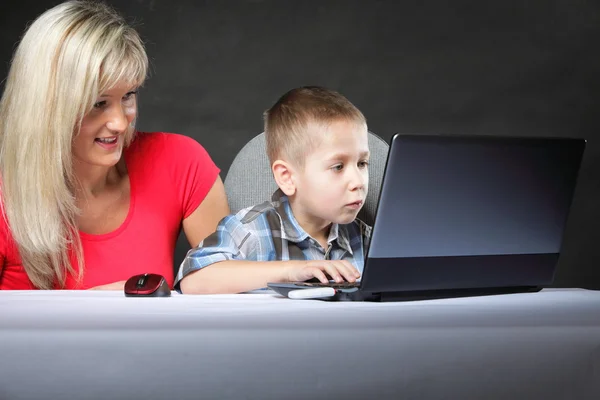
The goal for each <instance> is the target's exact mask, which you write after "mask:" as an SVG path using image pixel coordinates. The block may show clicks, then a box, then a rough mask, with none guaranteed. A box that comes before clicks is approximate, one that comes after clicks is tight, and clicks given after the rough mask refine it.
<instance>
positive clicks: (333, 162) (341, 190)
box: [293, 121, 369, 226]
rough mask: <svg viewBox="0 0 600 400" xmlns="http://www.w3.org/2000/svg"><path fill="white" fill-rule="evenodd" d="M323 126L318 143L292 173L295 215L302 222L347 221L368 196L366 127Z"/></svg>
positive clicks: (346, 123) (342, 123)
mask: <svg viewBox="0 0 600 400" xmlns="http://www.w3.org/2000/svg"><path fill="white" fill-rule="evenodd" d="M321 129H322V128H321ZM326 129H327V132H324V134H323V135H322V139H321V140H320V143H319V144H318V145H317V146H316V147H315V149H314V150H313V151H311V152H310V153H309V154H308V155H307V157H306V160H305V164H304V168H303V169H299V170H296V172H295V173H294V184H295V188H296V192H295V195H294V199H293V202H294V214H295V217H296V218H297V219H298V221H299V222H300V223H301V224H302V223H303V222H304V223H308V224H310V225H313V226H315V225H326V224H329V223H331V222H335V223H338V224H347V223H350V222H352V221H354V220H355V219H356V216H357V214H358V212H359V211H360V209H361V208H362V206H363V204H364V201H365V198H366V196H367V190H368V184H369V170H368V162H369V143H368V135H367V129H366V127H365V126H364V125H362V124H357V123H356V122H353V121H336V122H334V123H332V124H330V125H329V127H328V128H326Z"/></svg>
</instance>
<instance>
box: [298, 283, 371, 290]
mask: <svg viewBox="0 0 600 400" xmlns="http://www.w3.org/2000/svg"><path fill="white" fill-rule="evenodd" d="M296 285H298V286H309V287H331V288H335V289H351V288H356V287H359V286H360V282H340V283H337V282H329V283H321V282H297V283H296Z"/></svg>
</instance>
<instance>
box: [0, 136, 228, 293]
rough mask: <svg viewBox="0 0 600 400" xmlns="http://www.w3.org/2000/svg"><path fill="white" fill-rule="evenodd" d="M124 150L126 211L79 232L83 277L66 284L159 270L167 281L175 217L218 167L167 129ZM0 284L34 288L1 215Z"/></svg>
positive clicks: (195, 202) (194, 204)
mask: <svg viewBox="0 0 600 400" xmlns="http://www.w3.org/2000/svg"><path fill="white" fill-rule="evenodd" d="M124 154H125V163H126V165H127V171H128V173H129V181H130V186H131V200H130V205H129V212H128V214H127V217H126V218H125V221H124V222H123V224H122V225H121V226H120V227H119V228H117V229H116V230H115V231H113V232H110V233H106V234H103V235H90V234H87V233H84V232H80V236H81V242H82V245H83V256H84V263H85V270H84V274H83V281H82V282H81V284H80V285H77V284H76V281H75V279H74V277H72V276H69V277H68V278H67V281H66V286H65V288H66V289H87V288H90V287H94V286H97V285H103V284H107V283H112V282H116V281H121V280H126V279H128V278H130V277H131V276H133V275H136V274H142V273H150V272H152V273H158V274H161V275H163V276H164V277H165V278H166V279H167V282H168V283H169V285H170V286H171V287H172V286H173V253H174V251H175V242H176V241H177V237H178V235H179V231H180V229H181V223H182V221H183V219H185V218H187V217H188V216H189V215H190V214H191V213H192V212H194V211H195V210H196V208H198V206H199V205H200V203H202V200H204V198H205V197H206V195H207V194H208V192H209V190H210V189H211V187H212V186H213V184H214V183H215V181H216V179H217V177H218V174H219V169H218V168H217V166H216V165H215V164H214V162H213V161H212V159H211V158H210V156H209V155H208V153H207V152H206V150H204V148H203V147H202V146H201V145H200V144H199V143H198V142H197V141H195V140H194V139H192V138H189V137H187V136H183V135H178V134H172V133H163V132H155V133H142V132H140V133H138V134H137V136H136V138H135V140H134V141H133V142H132V143H131V145H130V146H129V147H128V148H127V149H125V152H124ZM32 195H33V193H32ZM71 259H72V263H73V265H76V263H75V259H74V257H71ZM0 289H34V287H33V286H32V284H31V281H30V280H29V278H28V277H27V274H26V273H25V270H24V269H23V266H22V262H21V258H20V256H19V253H18V250H17V247H16V244H15V242H14V240H13V238H12V234H11V233H10V229H9V227H8V226H7V223H6V221H5V218H0Z"/></svg>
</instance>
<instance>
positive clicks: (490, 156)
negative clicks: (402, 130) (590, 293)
mask: <svg viewBox="0 0 600 400" xmlns="http://www.w3.org/2000/svg"><path fill="white" fill-rule="evenodd" d="M394 141H395V142H397V143H393V145H392V146H391V148H390V154H389V156H388V157H389V158H388V165H387V168H386V176H385V177H384V187H383V188H382V196H381V199H380V203H379V210H380V212H382V213H383V215H382V214H379V215H378V216H377V218H376V223H375V225H376V226H375V229H374V232H373V233H374V235H377V237H373V241H372V243H371V246H372V247H371V249H370V251H369V256H370V257H436V256H464V255H469V256H471V255H486V254H537V253H556V252H558V251H559V249H560V246H561V241H562V234H563V230H564V226H565V222H566V219H567V214H568V211H569V206H570V203H571V198H572V195H573V191H574V188H575V183H576V176H577V172H578V169H579V163H580V160H581V155H582V152H583V147H584V141H583V140H572V139H536V138H530V139H521V138H518V139H508V138H497V137H460V138H458V137H448V136H397V137H396V138H395V139H394ZM382 237H387V238H393V240H385V239H383V238H382ZM378 239H380V240H378Z"/></svg>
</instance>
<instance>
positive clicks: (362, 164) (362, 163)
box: [358, 161, 369, 168]
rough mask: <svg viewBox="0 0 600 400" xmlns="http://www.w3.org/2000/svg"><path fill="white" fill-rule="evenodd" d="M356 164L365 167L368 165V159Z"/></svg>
mask: <svg viewBox="0 0 600 400" xmlns="http://www.w3.org/2000/svg"><path fill="white" fill-rule="evenodd" d="M358 166H359V167H360V168H366V167H368V166H369V162H368V161H361V162H359V163H358Z"/></svg>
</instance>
